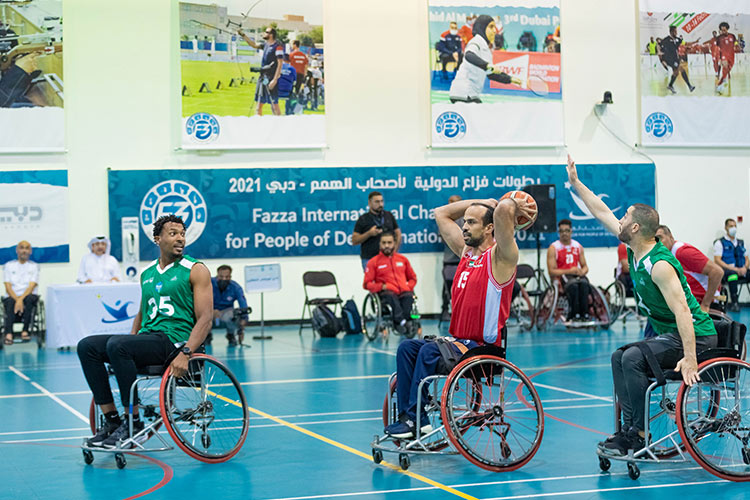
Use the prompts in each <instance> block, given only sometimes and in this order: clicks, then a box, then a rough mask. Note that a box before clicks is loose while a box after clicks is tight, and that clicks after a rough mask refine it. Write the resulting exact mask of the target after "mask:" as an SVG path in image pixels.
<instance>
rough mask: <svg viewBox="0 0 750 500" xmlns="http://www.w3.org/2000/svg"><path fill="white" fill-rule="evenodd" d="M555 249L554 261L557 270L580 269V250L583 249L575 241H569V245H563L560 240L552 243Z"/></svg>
mask: <svg viewBox="0 0 750 500" xmlns="http://www.w3.org/2000/svg"><path fill="white" fill-rule="evenodd" d="M552 246H553V247H554V249H555V260H556V261H557V268H558V269H572V268H574V267H581V250H583V247H582V246H581V244H580V243H578V242H577V241H576V240H570V245H563V244H562V243H561V242H560V240H557V241H555V242H554V243H552Z"/></svg>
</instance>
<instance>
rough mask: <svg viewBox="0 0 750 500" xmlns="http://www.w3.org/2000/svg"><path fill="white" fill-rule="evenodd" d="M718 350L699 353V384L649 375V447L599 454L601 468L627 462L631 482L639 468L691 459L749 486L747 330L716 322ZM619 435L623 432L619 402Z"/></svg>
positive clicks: (673, 376)
mask: <svg viewBox="0 0 750 500" xmlns="http://www.w3.org/2000/svg"><path fill="white" fill-rule="evenodd" d="M714 325H715V326H716V331H717V333H718V336H719V338H718V346H717V347H716V348H714V349H708V350H706V351H703V352H701V353H698V374H699V376H700V381H699V382H697V383H696V384H693V385H692V386H688V385H686V384H684V383H683V382H682V376H681V375H680V373H677V372H675V371H673V370H665V371H664V372H663V374H659V375H658V376H655V375H654V374H653V373H652V374H650V377H651V378H650V379H649V380H650V385H649V387H648V389H647V391H646V396H645V403H646V409H647V414H646V419H645V429H644V433H645V436H646V437H645V446H644V447H643V448H642V449H640V450H630V451H629V453H628V455H612V454H610V453H607V452H606V451H604V450H602V449H601V448H599V449H597V455H598V456H599V467H600V469H601V470H602V471H607V470H609V468H610V467H611V461H612V460H620V461H625V462H626V463H627V468H628V475H629V476H630V478H631V479H638V477H639V476H640V469H639V467H638V464H639V463H665V462H666V463H675V462H686V461H687V460H688V456H691V457H692V458H693V459H694V460H695V461H696V462H698V464H699V465H700V466H701V467H702V468H703V469H705V470H706V471H708V472H710V473H711V474H713V475H715V476H717V477H720V478H722V479H725V480H729V481H750V364H748V363H747V362H745V360H744V352H745V334H746V331H747V328H746V327H745V325H742V324H740V323H737V322H734V321H731V320H728V319H723V318H721V319H714ZM614 401H615V402H614V406H615V431H620V430H621V428H622V422H621V418H620V417H621V411H620V405H619V402H618V401H617V398H616V397H615V398H614Z"/></svg>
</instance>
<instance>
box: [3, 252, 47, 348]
mask: <svg viewBox="0 0 750 500" xmlns="http://www.w3.org/2000/svg"><path fill="white" fill-rule="evenodd" d="M16 255H17V256H18V259H16V260H11V261H9V262H7V263H6V264H5V267H4V268H3V281H4V282H5V293H6V294H7V296H6V297H3V306H4V307H5V325H4V332H5V339H4V340H3V343H4V344H5V345H12V344H13V323H14V322H15V321H17V320H19V319H20V320H21V321H23V330H22V331H21V339H22V340H23V341H24V342H28V341H29V338H30V337H29V325H30V323H31V319H32V318H31V314H32V312H33V310H34V307H35V306H36V304H37V302H38V301H39V295H38V293H39V287H38V286H37V283H39V264H37V263H36V262H32V261H30V260H29V257H30V256H31V243H29V242H28V241H21V242H20V243H18V245H16ZM0 347H2V346H0Z"/></svg>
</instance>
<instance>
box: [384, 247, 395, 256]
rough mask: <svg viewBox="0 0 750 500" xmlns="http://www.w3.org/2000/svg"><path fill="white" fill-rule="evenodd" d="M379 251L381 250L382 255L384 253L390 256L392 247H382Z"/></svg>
mask: <svg viewBox="0 0 750 500" xmlns="http://www.w3.org/2000/svg"><path fill="white" fill-rule="evenodd" d="M381 252H383V255H385V256H386V257H390V256H391V255H393V248H384V249H382V250H381Z"/></svg>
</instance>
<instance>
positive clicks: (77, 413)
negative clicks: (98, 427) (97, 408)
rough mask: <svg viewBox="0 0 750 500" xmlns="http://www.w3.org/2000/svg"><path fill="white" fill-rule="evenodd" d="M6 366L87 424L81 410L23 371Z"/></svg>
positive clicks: (87, 420)
mask: <svg viewBox="0 0 750 500" xmlns="http://www.w3.org/2000/svg"><path fill="white" fill-rule="evenodd" d="M8 368H9V369H10V370H11V371H13V373H15V374H16V375H18V376H19V377H21V378H22V379H24V380H27V381H29V382H31V385H33V386H34V387H36V388H37V389H39V392H41V393H42V394H44V395H46V396H48V397H49V398H50V399H51V400H52V401H54V402H55V403H57V404H59V405H60V406H62V407H63V408H65V409H66V410H68V411H69V412H70V413H72V414H73V415H75V416H76V417H78V418H79V419H80V420H81V421H83V423H85V424H87V425H88V423H89V418H88V417H86V416H84V415H83V414H82V413H81V412H79V411H78V410H76V409H75V408H73V407H72V406H70V405H69V404H68V403H66V402H65V401H63V400H62V399H60V398H58V397H57V396H55V395H54V394H52V393H51V392H49V391H48V390H47V389H45V388H44V387H42V386H41V385H39V384H37V383H36V382H34V381H32V380H31V379H30V378H29V377H27V376H26V375H24V374H23V373H21V372H20V371H18V370H17V369H16V368H15V367H13V366H9V367H8Z"/></svg>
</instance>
